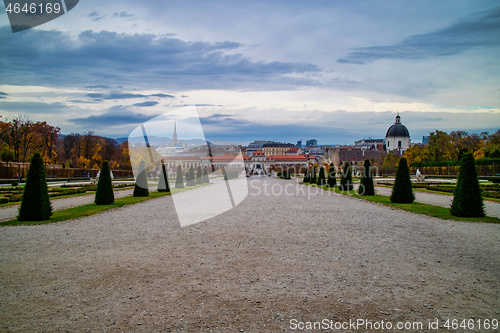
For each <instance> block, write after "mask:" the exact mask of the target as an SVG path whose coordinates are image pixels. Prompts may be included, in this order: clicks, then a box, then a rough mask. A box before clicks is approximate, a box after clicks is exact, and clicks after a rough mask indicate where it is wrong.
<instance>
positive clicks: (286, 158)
mask: <svg viewBox="0 0 500 333" xmlns="http://www.w3.org/2000/svg"><path fill="white" fill-rule="evenodd" d="M267 159H268V160H269V161H276V162H306V161H307V156H305V155H272V156H269V157H268V158H267Z"/></svg>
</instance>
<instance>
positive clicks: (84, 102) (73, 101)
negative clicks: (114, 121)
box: [68, 99, 101, 104]
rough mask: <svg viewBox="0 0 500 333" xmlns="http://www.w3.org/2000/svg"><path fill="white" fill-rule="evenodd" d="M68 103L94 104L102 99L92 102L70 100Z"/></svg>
mask: <svg viewBox="0 0 500 333" xmlns="http://www.w3.org/2000/svg"><path fill="white" fill-rule="evenodd" d="M68 101H70V102H72V103H83V104H89V103H90V104H92V103H96V102H99V101H101V100H100V99H94V100H92V101H82V100H80V99H69V100H68Z"/></svg>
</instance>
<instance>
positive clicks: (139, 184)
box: [134, 161, 149, 197]
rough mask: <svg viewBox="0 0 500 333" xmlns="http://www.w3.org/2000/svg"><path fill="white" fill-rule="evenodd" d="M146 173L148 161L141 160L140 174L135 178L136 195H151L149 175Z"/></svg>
mask: <svg viewBox="0 0 500 333" xmlns="http://www.w3.org/2000/svg"><path fill="white" fill-rule="evenodd" d="M146 173H147V170H146V163H145V162H144V161H141V163H140V164H139V174H138V175H137V178H136V179H135V187H134V197H147V196H149V189H148V176H147V174H146Z"/></svg>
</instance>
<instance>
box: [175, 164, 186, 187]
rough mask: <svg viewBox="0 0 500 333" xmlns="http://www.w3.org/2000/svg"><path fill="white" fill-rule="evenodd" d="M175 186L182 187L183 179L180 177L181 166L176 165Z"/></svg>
mask: <svg viewBox="0 0 500 333" xmlns="http://www.w3.org/2000/svg"><path fill="white" fill-rule="evenodd" d="M175 188H184V179H183V177H182V168H181V166H180V165H178V166H177V177H175Z"/></svg>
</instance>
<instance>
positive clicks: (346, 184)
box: [340, 162, 354, 191]
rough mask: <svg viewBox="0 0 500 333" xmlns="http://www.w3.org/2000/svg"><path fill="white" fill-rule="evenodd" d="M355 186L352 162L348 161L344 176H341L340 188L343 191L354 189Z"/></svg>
mask: <svg viewBox="0 0 500 333" xmlns="http://www.w3.org/2000/svg"><path fill="white" fill-rule="evenodd" d="M353 187H354V186H353V184H352V172H351V164H349V163H348V162H346V163H345V164H344V169H343V170H342V176H341V177H340V189H341V190H342V191H352V189H353Z"/></svg>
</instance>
